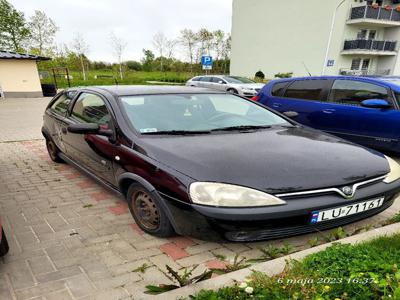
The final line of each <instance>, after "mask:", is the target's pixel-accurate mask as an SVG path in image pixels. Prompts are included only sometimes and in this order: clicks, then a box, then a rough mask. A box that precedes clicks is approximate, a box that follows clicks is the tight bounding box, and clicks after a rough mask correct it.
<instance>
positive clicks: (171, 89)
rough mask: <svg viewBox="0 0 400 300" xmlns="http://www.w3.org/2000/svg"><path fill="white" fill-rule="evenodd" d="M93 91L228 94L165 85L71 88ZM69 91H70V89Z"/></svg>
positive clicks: (122, 94) (154, 93) (116, 94)
mask: <svg viewBox="0 0 400 300" xmlns="http://www.w3.org/2000/svg"><path fill="white" fill-rule="evenodd" d="M80 89H81V90H93V91H97V92H100V93H101V92H102V91H107V92H109V93H111V94H114V95H115V96H134V95H159V94H226V92H224V91H217V90H212V89H206V88H198V87H187V86H164V85H110V86H88V87H81V88H79V89H77V88H71V91H72V90H74V91H76V90H80ZM68 90H69V89H68Z"/></svg>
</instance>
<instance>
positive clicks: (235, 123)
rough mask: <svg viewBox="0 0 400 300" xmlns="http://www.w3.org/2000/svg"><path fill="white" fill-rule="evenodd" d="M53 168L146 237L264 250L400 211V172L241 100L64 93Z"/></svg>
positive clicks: (186, 91) (169, 93)
mask: <svg viewBox="0 0 400 300" xmlns="http://www.w3.org/2000/svg"><path fill="white" fill-rule="evenodd" d="M42 132H43V135H44V137H45V138H46V144H47V149H48V152H49V155H50V157H51V158H52V160H54V161H57V162H61V161H66V162H68V163H71V164H73V165H75V166H76V167H78V168H79V169H81V170H83V171H84V172H86V173H87V174H89V175H90V176H92V177H94V178H95V179H97V180H98V181H100V182H102V183H103V184H105V185H106V186H108V187H109V188H111V189H113V190H115V191H117V192H119V193H120V194H121V195H123V196H124V197H125V198H126V199H127V202H128V204H129V208H130V211H131V213H132V215H133V218H134V219H135V221H136V223H137V224H138V225H139V226H140V227H141V228H142V229H143V230H144V231H146V232H148V233H150V234H153V235H156V236H160V237H167V236H170V235H173V234H174V233H178V234H182V235H192V236H196V237H201V238H206V239H219V238H220V237H221V236H222V237H224V238H225V239H228V240H232V241H253V240H261V239H271V238H278V237H282V236H289V235H296V234H300V233H305V232H313V231H318V230H322V229H327V228H331V227H335V226H340V225H343V224H346V223H350V222H354V221H357V220H360V219H363V218H366V217H369V216H371V215H374V214H376V213H379V212H381V211H383V210H385V209H386V208H388V207H389V206H390V205H392V203H393V201H394V198H395V195H396V194H397V193H398V192H399V190H400V180H399V178H400V166H399V165H398V164H397V163H396V162H395V161H393V160H392V159H390V158H389V157H386V156H384V155H383V154H381V153H379V152H376V151H374V150H370V149H367V148H364V147H361V146H357V145H354V144H352V143H350V142H347V141H344V140H341V139H339V138H336V137H333V136H330V135H327V134H324V133H321V132H319V131H316V130H313V129H309V128H304V127H302V126H301V125H299V124H297V123H296V122H293V121H291V120H290V119H288V118H286V117H285V116H283V115H279V114H278V113H276V112H273V111H271V110H269V109H268V108H265V107H264V106H262V105H260V104H258V103H255V102H253V101H251V100H247V99H244V98H241V97H239V96H237V95H232V94H227V93H224V92H216V91H212V90H207V89H199V88H190V87H148V86H146V87H145V86H132V87H130V86H118V87H87V88H81V89H69V90H66V91H64V92H61V93H60V94H58V95H57V96H56V97H55V98H54V99H53V100H52V101H51V102H50V104H49V105H48V107H47V109H46V112H45V115H44V125H43V128H42Z"/></svg>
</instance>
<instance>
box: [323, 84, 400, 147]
mask: <svg viewBox="0 0 400 300" xmlns="http://www.w3.org/2000/svg"><path fill="white" fill-rule="evenodd" d="M369 99H384V100H386V101H388V102H389V103H390V104H391V105H392V106H391V108H389V109H388V108H386V109H381V108H368V107H363V106H362V105H361V102H362V101H364V100H369ZM328 100H329V102H330V103H331V108H330V109H331V110H332V113H331V114H330V115H329V116H328V118H327V120H326V123H327V125H328V126H327V127H329V128H326V130H327V131H329V132H331V133H333V134H337V135H339V136H341V137H343V138H346V139H349V140H352V141H354V142H357V143H360V144H363V145H366V146H370V147H374V148H379V149H388V150H394V149H395V148H398V145H399V136H400V135H399V132H400V121H399V120H400V112H399V110H398V109H397V104H396V103H395V101H394V99H393V93H392V91H391V90H390V89H389V88H387V87H386V86H385V85H384V84H381V83H374V82H366V81H362V80H357V79H338V80H335V82H334V84H333V86H332V90H331V92H330V94H329V97H328Z"/></svg>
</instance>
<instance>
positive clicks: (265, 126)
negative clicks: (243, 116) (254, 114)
mask: <svg viewBox="0 0 400 300" xmlns="http://www.w3.org/2000/svg"><path fill="white" fill-rule="evenodd" d="M271 127H272V126H270V125H241V126H229V127H222V128H217V129H213V130H211V131H235V130H239V131H240V130H254V129H268V128H271Z"/></svg>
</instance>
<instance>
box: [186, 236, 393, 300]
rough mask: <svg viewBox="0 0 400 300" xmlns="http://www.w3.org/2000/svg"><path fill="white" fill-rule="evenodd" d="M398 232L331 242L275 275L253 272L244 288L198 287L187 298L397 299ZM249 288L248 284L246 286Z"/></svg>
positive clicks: (208, 299) (215, 299) (199, 299)
mask: <svg viewBox="0 0 400 300" xmlns="http://www.w3.org/2000/svg"><path fill="white" fill-rule="evenodd" d="M399 264H400V235H396V236H393V237H384V238H379V239H376V240H373V241H371V242H367V243H363V244H359V245H355V246H352V245H341V244H336V245H334V246H332V247H330V248H328V249H326V250H325V251H322V252H319V253H316V254H313V255H310V256H308V257H306V258H305V259H304V260H303V261H301V262H292V263H291V264H290V266H289V265H288V266H287V268H286V269H285V271H284V272H283V273H282V274H280V275H279V276H274V277H268V276H267V275H265V274H264V273H260V272H256V273H253V275H252V276H251V277H250V278H249V282H248V283H247V285H248V286H249V287H252V288H253V291H252V293H251V294H249V293H247V292H249V290H248V291H247V292H246V291H245V289H244V287H239V285H235V286H233V287H225V288H222V289H220V290H218V291H206V290H204V291H201V292H200V293H199V294H197V295H196V296H192V299H196V300H206V299H207V300H225V299H227V300H228V299H229V300H230V299H238V300H242V299H265V300H267V299H268V300H270V299H271V300H273V299H282V300H283V299H285V300H286V299H321V300H322V299H323V300H327V299H332V300H334V299H343V300H345V299H356V300H358V299H359V300H364V299H397V300H399V299H400V271H399V269H398V267H399ZM250 291H251V289H250Z"/></svg>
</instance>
